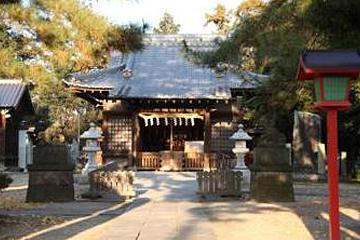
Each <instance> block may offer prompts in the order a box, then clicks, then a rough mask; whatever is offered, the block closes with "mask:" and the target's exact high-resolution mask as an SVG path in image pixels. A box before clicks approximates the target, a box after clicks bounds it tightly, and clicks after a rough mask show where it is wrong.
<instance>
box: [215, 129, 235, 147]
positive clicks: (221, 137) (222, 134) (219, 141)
mask: <svg viewBox="0 0 360 240" xmlns="http://www.w3.org/2000/svg"><path fill="white" fill-rule="evenodd" d="M234 132H235V129H234V126H233V124H231V122H217V123H213V124H212V125H211V151H221V152H228V151H229V152H231V150H232V149H233V148H234V141H231V140H229V137H230V136H231V135H232V134H233V133H234Z"/></svg>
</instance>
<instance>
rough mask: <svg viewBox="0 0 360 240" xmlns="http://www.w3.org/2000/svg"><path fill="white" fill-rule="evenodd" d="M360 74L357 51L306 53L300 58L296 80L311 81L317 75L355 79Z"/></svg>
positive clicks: (359, 59) (359, 56)
mask: <svg viewBox="0 0 360 240" xmlns="http://www.w3.org/2000/svg"><path fill="white" fill-rule="evenodd" d="M359 72H360V53H359V51H357V50H335V51H334V50H332V51H325V50H316V51H306V52H305V53H304V54H302V55H301V56H300V61H299V67H298V72H297V77H296V78H297V79H298V80H311V79H314V78H315V77H317V76H319V75H347V76H349V77H350V78H351V79H356V78H357V76H358V74H359Z"/></svg>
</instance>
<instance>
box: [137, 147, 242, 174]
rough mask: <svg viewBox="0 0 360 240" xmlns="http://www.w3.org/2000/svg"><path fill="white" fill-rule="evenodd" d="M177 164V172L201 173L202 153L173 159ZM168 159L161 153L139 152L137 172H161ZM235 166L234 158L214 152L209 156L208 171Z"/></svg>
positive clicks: (202, 165)
mask: <svg viewBox="0 0 360 240" xmlns="http://www.w3.org/2000/svg"><path fill="white" fill-rule="evenodd" d="M174 159H175V160H177V161H181V162H180V163H179V167H178V168H177V170H182V171H201V170H204V153H183V155H182V157H179V156H177V157H176V158H174ZM165 160H168V158H166V156H165V155H164V154H161V152H141V153H140V154H139V158H138V159H137V163H136V166H137V168H138V169H139V170H161V169H162V168H166V166H165V165H166V164H168V161H165ZM235 164H236V160H235V158H234V156H231V155H229V154H225V153H221V152H216V153H211V154H210V169H211V170H216V169H220V168H233V167H234V166H235Z"/></svg>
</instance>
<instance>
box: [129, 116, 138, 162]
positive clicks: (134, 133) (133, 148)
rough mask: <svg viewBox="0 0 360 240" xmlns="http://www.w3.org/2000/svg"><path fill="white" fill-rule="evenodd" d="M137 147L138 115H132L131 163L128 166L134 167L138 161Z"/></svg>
mask: <svg viewBox="0 0 360 240" xmlns="http://www.w3.org/2000/svg"><path fill="white" fill-rule="evenodd" d="M139 145H140V124H139V117H138V113H137V112H134V115H133V129H132V143H131V162H130V163H129V165H130V166H136V163H137V160H138V159H139Z"/></svg>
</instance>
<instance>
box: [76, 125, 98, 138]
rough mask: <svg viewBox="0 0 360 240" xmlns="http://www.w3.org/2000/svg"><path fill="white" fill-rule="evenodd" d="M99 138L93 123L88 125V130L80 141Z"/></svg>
mask: <svg viewBox="0 0 360 240" xmlns="http://www.w3.org/2000/svg"><path fill="white" fill-rule="evenodd" d="M101 137H102V136H101V132H100V131H99V130H97V129H96V125H95V124H94V123H90V128H89V129H88V130H87V131H85V132H84V133H83V134H81V136H80V138H81V139H99V138H101Z"/></svg>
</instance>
